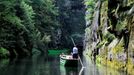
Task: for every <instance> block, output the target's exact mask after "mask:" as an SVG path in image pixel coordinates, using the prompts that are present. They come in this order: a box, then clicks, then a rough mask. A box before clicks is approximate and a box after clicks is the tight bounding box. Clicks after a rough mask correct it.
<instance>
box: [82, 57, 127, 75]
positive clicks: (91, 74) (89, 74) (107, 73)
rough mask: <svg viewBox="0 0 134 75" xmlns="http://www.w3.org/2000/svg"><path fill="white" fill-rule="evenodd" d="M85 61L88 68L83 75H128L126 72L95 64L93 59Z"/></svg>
mask: <svg viewBox="0 0 134 75" xmlns="http://www.w3.org/2000/svg"><path fill="white" fill-rule="evenodd" d="M84 61H85V62H84V65H85V66H86V68H85V69H84V70H83V71H84V72H83V75H127V73H126V72H123V71H117V70H115V69H111V68H108V67H106V66H102V65H101V66H100V65H98V64H95V63H94V61H92V60H91V59H88V60H87V59H85V58H84Z"/></svg>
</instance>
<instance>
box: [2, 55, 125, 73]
mask: <svg viewBox="0 0 134 75" xmlns="http://www.w3.org/2000/svg"><path fill="white" fill-rule="evenodd" d="M59 60H60V59H59V56H58V55H48V56H44V55H34V56H32V57H27V58H19V59H17V58H16V59H12V60H11V59H10V60H9V59H3V60H1V61H0V75H126V74H125V73H124V72H119V71H116V70H112V69H108V68H107V67H97V66H96V65H95V64H94V63H93V61H92V60H88V61H86V60H85V59H83V62H84V63H83V64H84V68H82V67H81V65H80V63H79V67H77V68H75V67H74V68H73V67H64V66H61V65H60V62H59Z"/></svg>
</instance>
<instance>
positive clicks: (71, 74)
mask: <svg viewBox="0 0 134 75" xmlns="http://www.w3.org/2000/svg"><path fill="white" fill-rule="evenodd" d="M60 73H61V74H60V75H78V74H79V70H78V68H76V67H64V66H62V65H61V66H60Z"/></svg>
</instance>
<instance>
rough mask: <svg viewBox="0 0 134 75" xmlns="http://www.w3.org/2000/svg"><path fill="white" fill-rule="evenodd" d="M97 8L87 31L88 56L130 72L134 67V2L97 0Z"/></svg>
mask: <svg viewBox="0 0 134 75" xmlns="http://www.w3.org/2000/svg"><path fill="white" fill-rule="evenodd" d="M85 2H87V1H85ZM94 7H95V9H94V13H93V16H92V17H93V18H90V19H87V26H88V27H87V28H86V30H85V32H86V33H85V49H86V53H87V55H89V56H93V57H94V58H95V59H96V62H98V63H101V64H103V65H104V64H106V63H108V64H109V66H110V67H112V68H116V69H122V70H127V71H128V73H130V72H131V70H132V69H134V68H133V67H132V66H134V37H133V35H134V1H133V0H97V1H96V3H95V6H94ZM87 9H90V7H87ZM87 11H88V10H87ZM89 14H91V13H88V14H86V17H88V16H89ZM89 22H90V23H89ZM113 65H116V66H113Z"/></svg>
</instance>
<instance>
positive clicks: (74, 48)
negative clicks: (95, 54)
mask: <svg viewBox="0 0 134 75" xmlns="http://www.w3.org/2000/svg"><path fill="white" fill-rule="evenodd" d="M72 54H73V58H78V48H77V47H76V46H74V47H73V52H72Z"/></svg>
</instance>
